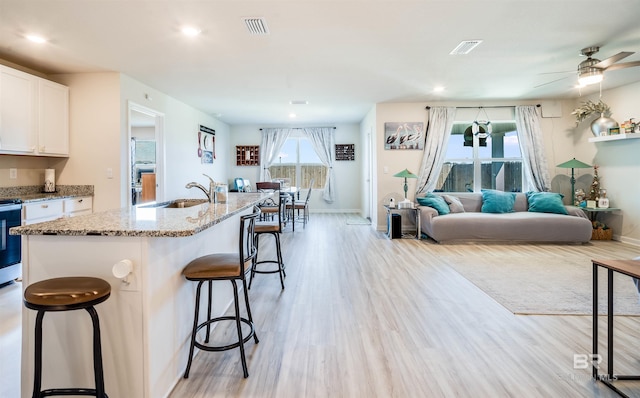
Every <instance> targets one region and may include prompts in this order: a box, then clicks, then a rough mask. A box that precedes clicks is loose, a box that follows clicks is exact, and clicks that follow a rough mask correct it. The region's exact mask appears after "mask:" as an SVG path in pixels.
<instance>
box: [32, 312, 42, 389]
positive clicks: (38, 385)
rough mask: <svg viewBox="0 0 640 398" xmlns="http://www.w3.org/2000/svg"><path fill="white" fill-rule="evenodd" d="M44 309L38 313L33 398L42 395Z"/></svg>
mask: <svg viewBox="0 0 640 398" xmlns="http://www.w3.org/2000/svg"><path fill="white" fill-rule="evenodd" d="M43 317H44V311H42V310H40V311H38V315H36V341H35V351H34V352H35V354H34V360H35V364H34V377H33V398H40V397H41V396H42V392H41V390H42V318H43Z"/></svg>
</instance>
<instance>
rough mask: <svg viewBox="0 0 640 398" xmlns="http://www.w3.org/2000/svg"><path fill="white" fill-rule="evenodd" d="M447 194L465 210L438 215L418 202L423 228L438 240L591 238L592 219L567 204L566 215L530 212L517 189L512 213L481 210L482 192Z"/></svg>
mask: <svg viewBox="0 0 640 398" xmlns="http://www.w3.org/2000/svg"><path fill="white" fill-rule="evenodd" d="M436 195H438V193H436ZM448 195H451V196H455V197H457V198H458V199H460V202H461V203H462V205H463V207H464V212H461V213H450V214H446V215H438V212H437V211H436V210H435V209H434V208H431V207H428V206H418V209H419V211H420V227H421V230H422V232H423V233H424V234H426V235H427V236H428V237H430V238H432V239H434V240H435V241H437V242H443V241H461V240H476V241H477V240H480V241H487V240H495V241H521V242H522V241H527V242H583V243H584V242H588V241H590V240H591V230H592V228H593V227H592V225H591V221H589V218H588V217H587V216H586V215H585V213H584V212H583V211H582V209H580V208H578V207H575V206H566V208H567V211H568V212H569V215H563V214H551V213H534V212H529V211H527V210H528V203H527V197H526V195H525V194H524V193H517V194H516V201H515V205H514V207H513V210H514V211H513V212H512V213H501V214H496V213H482V212H481V211H480V209H481V208H482V194H481V193H448Z"/></svg>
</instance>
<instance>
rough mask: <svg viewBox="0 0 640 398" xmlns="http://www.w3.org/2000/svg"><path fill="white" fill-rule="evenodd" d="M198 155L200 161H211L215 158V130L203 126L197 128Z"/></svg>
mask: <svg viewBox="0 0 640 398" xmlns="http://www.w3.org/2000/svg"><path fill="white" fill-rule="evenodd" d="M198 157H199V158H200V159H201V161H202V163H213V159H215V158H216V131H215V130H213V129H210V128H208V127H205V126H200V130H198Z"/></svg>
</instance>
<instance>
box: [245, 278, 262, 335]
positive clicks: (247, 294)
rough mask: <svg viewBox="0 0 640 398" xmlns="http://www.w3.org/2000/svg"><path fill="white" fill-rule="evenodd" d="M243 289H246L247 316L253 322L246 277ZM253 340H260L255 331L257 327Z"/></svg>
mask: <svg viewBox="0 0 640 398" xmlns="http://www.w3.org/2000/svg"><path fill="white" fill-rule="evenodd" d="M242 290H244V302H245V305H246V307H247V316H248V317H249V322H251V323H252V324H253V316H252V315H251V308H250V307H249V291H248V290H247V281H246V280H244V279H243V280H242ZM253 340H254V341H255V342H256V343H259V342H260V341H259V340H258V334H257V333H256V332H255V329H254V332H253Z"/></svg>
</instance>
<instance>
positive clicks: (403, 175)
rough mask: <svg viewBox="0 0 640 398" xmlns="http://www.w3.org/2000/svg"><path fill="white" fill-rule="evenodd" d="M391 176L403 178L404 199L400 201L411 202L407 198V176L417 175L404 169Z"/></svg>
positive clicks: (413, 176)
mask: <svg viewBox="0 0 640 398" xmlns="http://www.w3.org/2000/svg"><path fill="white" fill-rule="evenodd" d="M393 176H394V177H400V178H404V200H403V201H402V202H401V203H411V202H410V201H409V199H407V191H408V190H409V185H407V178H418V176H417V175H415V174H413V173H412V172H410V171H409V170H407V169H404V170H402V171H401V172H399V173H396V174H394V175H393Z"/></svg>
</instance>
